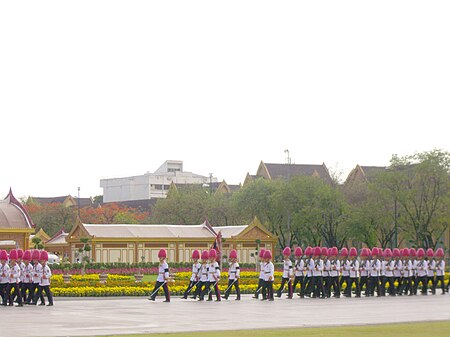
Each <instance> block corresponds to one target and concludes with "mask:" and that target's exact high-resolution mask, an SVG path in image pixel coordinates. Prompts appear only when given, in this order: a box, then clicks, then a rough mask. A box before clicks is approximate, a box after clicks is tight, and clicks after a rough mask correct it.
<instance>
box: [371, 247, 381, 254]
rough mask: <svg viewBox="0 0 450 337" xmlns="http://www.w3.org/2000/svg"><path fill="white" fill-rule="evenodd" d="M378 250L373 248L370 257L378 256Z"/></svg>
mask: <svg viewBox="0 0 450 337" xmlns="http://www.w3.org/2000/svg"><path fill="white" fill-rule="evenodd" d="M378 254H379V253H378V248H377V247H373V248H372V256H378Z"/></svg>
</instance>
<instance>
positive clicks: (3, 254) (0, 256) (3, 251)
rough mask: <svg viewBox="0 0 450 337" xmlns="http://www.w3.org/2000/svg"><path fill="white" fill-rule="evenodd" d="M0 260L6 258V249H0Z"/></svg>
mask: <svg viewBox="0 0 450 337" xmlns="http://www.w3.org/2000/svg"><path fill="white" fill-rule="evenodd" d="M0 260H8V253H7V252H6V250H1V251H0Z"/></svg>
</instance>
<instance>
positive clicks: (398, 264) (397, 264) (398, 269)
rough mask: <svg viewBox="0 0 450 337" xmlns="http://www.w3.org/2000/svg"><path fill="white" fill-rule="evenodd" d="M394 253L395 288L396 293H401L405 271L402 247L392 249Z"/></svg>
mask: <svg viewBox="0 0 450 337" xmlns="http://www.w3.org/2000/svg"><path fill="white" fill-rule="evenodd" d="M392 255H393V256H394V270H393V273H394V281H393V282H394V289H395V294H396V295H401V293H400V289H401V285H402V273H403V263H402V260H401V259H400V249H398V248H394V250H393V251H392ZM395 282H397V288H395Z"/></svg>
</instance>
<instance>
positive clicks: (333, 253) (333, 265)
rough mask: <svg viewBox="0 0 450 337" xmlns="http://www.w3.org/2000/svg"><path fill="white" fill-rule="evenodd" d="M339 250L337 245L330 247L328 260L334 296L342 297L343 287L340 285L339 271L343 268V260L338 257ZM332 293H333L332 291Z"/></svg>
mask: <svg viewBox="0 0 450 337" xmlns="http://www.w3.org/2000/svg"><path fill="white" fill-rule="evenodd" d="M338 254H339V250H338V249H337V247H333V248H330V253H329V254H328V255H329V259H328V261H329V262H330V272H329V274H330V280H331V286H330V291H331V288H333V293H334V294H333V296H334V297H336V298H340V297H341V287H340V286H339V273H340V270H341V261H339V259H338ZM330 294H331V293H330Z"/></svg>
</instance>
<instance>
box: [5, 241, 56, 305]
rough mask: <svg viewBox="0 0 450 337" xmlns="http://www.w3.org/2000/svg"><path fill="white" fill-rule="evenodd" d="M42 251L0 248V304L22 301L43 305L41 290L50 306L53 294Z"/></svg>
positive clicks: (49, 271) (21, 302)
mask: <svg viewBox="0 0 450 337" xmlns="http://www.w3.org/2000/svg"><path fill="white" fill-rule="evenodd" d="M47 261H48V253H47V252H46V251H39V250H33V251H29V250H27V251H25V252H24V251H23V250H21V249H12V250H11V251H10V252H9V256H8V253H7V252H6V250H1V251H0V296H1V299H2V302H1V304H2V306H14V302H16V303H17V306H18V307H23V305H24V304H30V305H37V302H38V300H40V304H39V305H45V299H44V295H43V293H44V292H45V295H46V296H47V299H48V304H47V305H48V306H53V296H52V292H51V291H50V279H51V277H52V272H51V269H50V267H49V266H48V265H47Z"/></svg>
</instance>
